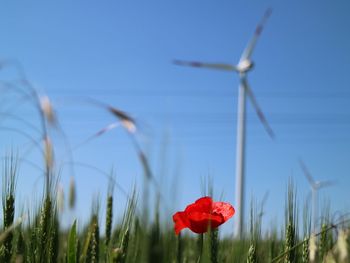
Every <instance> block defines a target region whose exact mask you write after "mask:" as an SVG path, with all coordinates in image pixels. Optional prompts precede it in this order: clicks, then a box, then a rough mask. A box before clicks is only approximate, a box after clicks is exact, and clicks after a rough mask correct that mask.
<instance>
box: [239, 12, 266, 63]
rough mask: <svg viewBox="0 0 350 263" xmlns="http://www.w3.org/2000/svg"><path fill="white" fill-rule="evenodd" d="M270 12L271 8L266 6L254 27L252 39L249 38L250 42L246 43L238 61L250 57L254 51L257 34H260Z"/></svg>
mask: <svg viewBox="0 0 350 263" xmlns="http://www.w3.org/2000/svg"><path fill="white" fill-rule="evenodd" d="M271 13H272V9H271V8H268V9H267V10H266V11H265V14H264V16H263V18H262V19H261V21H260V23H259V24H258V25H257V27H256V29H255V32H254V35H253V37H252V39H251V40H250V42H249V43H248V45H247V46H246V48H245V49H244V51H243V53H242V56H241V59H240V61H243V60H245V59H250V57H251V55H252V53H253V51H254V48H255V45H256V42H257V41H258V39H259V36H260V35H261V32H262V31H263V29H264V26H265V24H266V21H267V19H268V18H269V17H270V16H271Z"/></svg>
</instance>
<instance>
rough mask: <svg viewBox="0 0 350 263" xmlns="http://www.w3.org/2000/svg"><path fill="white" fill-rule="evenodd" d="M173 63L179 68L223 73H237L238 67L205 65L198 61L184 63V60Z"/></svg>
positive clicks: (222, 64) (214, 64)
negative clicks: (203, 69)
mask: <svg viewBox="0 0 350 263" xmlns="http://www.w3.org/2000/svg"><path fill="white" fill-rule="evenodd" d="M173 63H174V64H175V65H179V66H187V67H195V68H208V69H216V70H223V71H237V69H236V67H234V66H233V65H230V64H224V63H203V62H198V61H184V60H174V61H173Z"/></svg>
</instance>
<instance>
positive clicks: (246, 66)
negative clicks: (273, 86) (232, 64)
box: [236, 59, 254, 73]
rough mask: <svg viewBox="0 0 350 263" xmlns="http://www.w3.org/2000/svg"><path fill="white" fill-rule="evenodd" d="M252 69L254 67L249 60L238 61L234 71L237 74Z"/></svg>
mask: <svg viewBox="0 0 350 263" xmlns="http://www.w3.org/2000/svg"><path fill="white" fill-rule="evenodd" d="M253 67H254V63H253V61H251V60H250V59H243V60H241V61H239V63H238V65H237V66H236V70H237V71H238V72H239V73H246V72H248V71H250V70H251V69H252V68H253Z"/></svg>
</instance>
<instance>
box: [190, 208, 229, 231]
mask: <svg viewBox="0 0 350 263" xmlns="http://www.w3.org/2000/svg"><path fill="white" fill-rule="evenodd" d="M188 220H189V223H190V224H189V229H191V230H192V231H193V232H195V233H205V232H207V231H208V228H209V226H210V227H211V228H216V227H218V226H220V225H221V224H222V223H224V222H225V221H224V218H223V216H222V215H220V214H208V213H202V212H192V213H191V214H189V215H188Z"/></svg>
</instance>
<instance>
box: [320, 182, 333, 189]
mask: <svg viewBox="0 0 350 263" xmlns="http://www.w3.org/2000/svg"><path fill="white" fill-rule="evenodd" d="M332 185H335V181H322V182H320V183H319V188H323V187H328V186H332Z"/></svg>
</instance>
